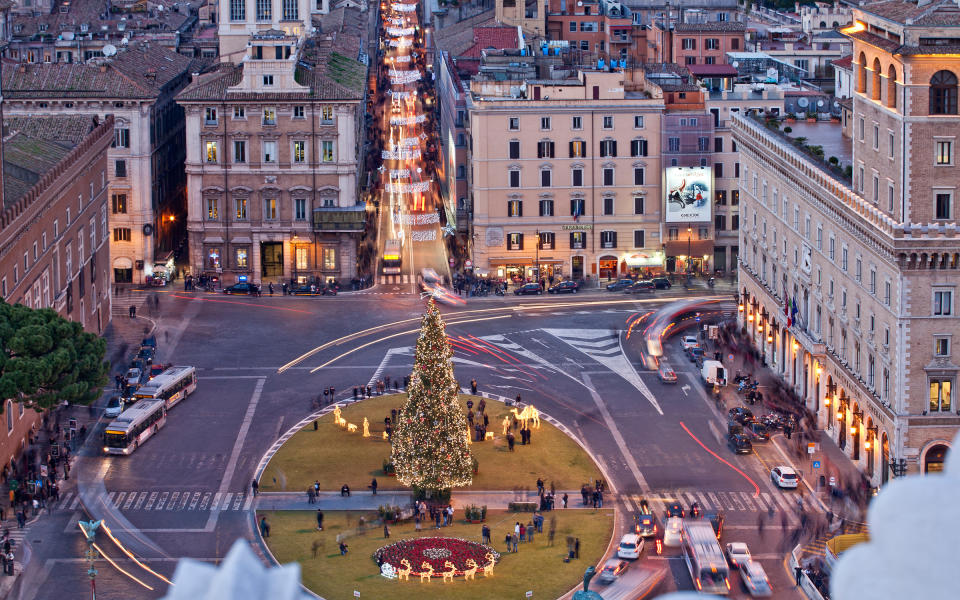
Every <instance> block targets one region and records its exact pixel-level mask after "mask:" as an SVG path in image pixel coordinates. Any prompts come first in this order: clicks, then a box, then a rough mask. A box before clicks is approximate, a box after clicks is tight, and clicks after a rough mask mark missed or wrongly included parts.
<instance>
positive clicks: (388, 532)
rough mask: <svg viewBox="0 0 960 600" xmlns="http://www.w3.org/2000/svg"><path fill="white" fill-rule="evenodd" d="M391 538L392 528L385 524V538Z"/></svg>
mask: <svg viewBox="0 0 960 600" xmlns="http://www.w3.org/2000/svg"><path fill="white" fill-rule="evenodd" d="M389 537H390V527H389V526H387V524H386V523H384V524H383V538H384V539H388V538H389Z"/></svg>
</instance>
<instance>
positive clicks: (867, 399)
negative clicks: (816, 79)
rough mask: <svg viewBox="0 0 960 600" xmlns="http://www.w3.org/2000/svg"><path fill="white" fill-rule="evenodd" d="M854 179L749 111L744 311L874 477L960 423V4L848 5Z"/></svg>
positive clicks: (921, 452) (787, 376) (743, 138)
mask: <svg viewBox="0 0 960 600" xmlns="http://www.w3.org/2000/svg"><path fill="white" fill-rule="evenodd" d="M844 33H845V34H846V35H848V36H849V38H850V39H851V41H852V44H853V57H854V58H853V65H854V91H853V97H852V109H851V119H852V129H853V136H852V145H853V177H852V180H851V179H847V178H846V177H844V175H843V173H842V172H841V171H838V170H836V169H833V168H831V167H830V166H829V165H827V164H826V163H823V162H821V161H819V160H817V159H816V158H815V157H814V156H812V155H810V154H807V153H805V152H803V151H802V150H801V149H799V148H798V147H797V146H796V145H795V144H792V143H790V142H789V141H788V140H786V139H785V138H784V137H782V135H781V134H780V133H779V132H777V131H775V130H772V129H770V128H768V127H765V126H764V124H763V123H762V122H758V121H756V120H753V119H751V118H749V117H745V116H740V115H734V116H733V118H732V129H733V134H734V139H735V141H736V142H737V146H738V149H739V151H740V162H741V180H740V181H741V184H740V192H741V194H740V213H741V220H740V225H741V231H740V255H739V256H740V267H739V276H740V283H739V285H740V288H741V295H740V301H741V306H742V307H743V310H742V311H741V312H740V314H741V323H742V325H743V326H744V327H745V328H746V330H747V332H748V333H749V335H750V336H751V337H752V339H753V340H754V343H755V344H756V346H757V348H758V349H759V350H760V351H761V352H762V353H763V356H764V358H765V360H766V362H767V364H769V365H770V366H771V367H772V368H773V369H774V370H775V371H776V372H777V373H779V374H781V376H782V377H783V378H784V380H785V381H786V383H788V384H789V385H790V386H791V388H792V389H793V390H794V391H796V393H797V395H798V396H799V398H800V399H801V401H802V402H803V403H804V404H805V405H806V407H807V408H809V409H810V410H811V411H813V412H814V413H815V414H816V416H817V423H818V426H819V427H820V428H822V429H824V430H826V431H827V432H828V433H829V434H830V435H831V436H832V438H833V439H834V440H835V441H836V443H837V444H838V445H839V447H840V448H842V449H843V450H844V451H845V452H846V453H847V455H848V456H849V457H850V458H851V460H853V461H854V462H855V463H856V464H857V466H858V467H859V468H860V469H861V471H862V472H863V474H864V476H865V477H866V478H867V479H868V480H869V481H870V482H871V484H872V485H880V484H882V483H884V482H886V481H887V480H888V479H889V478H890V477H891V476H892V475H899V474H900V473H901V472H911V473H930V472H937V471H939V470H941V469H942V468H943V459H944V456H945V454H946V453H947V451H948V449H949V447H950V440H952V439H953V437H954V436H955V435H956V433H957V429H958V427H960V416H958V415H960V410H958V407H957V395H956V393H955V392H954V390H955V386H956V383H957V378H958V374H960V360H958V357H957V356H956V353H955V352H954V349H955V348H954V346H953V338H954V337H955V336H956V332H957V331H958V325H960V323H958V318H957V281H958V277H957V273H958V269H960V232H958V219H957V210H958V209H957V206H958V205H957V196H956V182H957V181H958V171H957V169H958V167H957V161H956V149H957V145H956V144H957V140H956V138H955V136H954V135H953V132H955V131H957V130H960V113H958V103H957V97H958V92H960V86H958V77H960V58H958V57H957V54H956V48H957V47H960V12H958V11H957V7H956V4H955V3H954V2H947V1H939V2H936V1H935V2H919V3H917V2H875V3H865V4H862V5H859V6H855V7H854V8H853V24H852V25H851V26H850V27H848V28H846V29H844Z"/></svg>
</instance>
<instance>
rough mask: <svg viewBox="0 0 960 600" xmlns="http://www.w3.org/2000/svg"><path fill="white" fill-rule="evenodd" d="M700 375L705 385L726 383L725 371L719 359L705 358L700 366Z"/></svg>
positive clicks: (723, 384) (722, 384)
mask: <svg viewBox="0 0 960 600" xmlns="http://www.w3.org/2000/svg"><path fill="white" fill-rule="evenodd" d="M700 376H701V377H703V382H704V383H705V384H707V385H719V386H721V387H722V386H725V385H727V371H726V369H724V368H723V363H722V362H720V361H719V360H705V361H703V366H702V367H701V368H700Z"/></svg>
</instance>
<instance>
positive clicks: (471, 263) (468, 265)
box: [463, 260, 473, 269]
mask: <svg viewBox="0 0 960 600" xmlns="http://www.w3.org/2000/svg"><path fill="white" fill-rule="evenodd" d="M463 265H464V266H465V267H467V268H468V269H471V268H473V261H472V260H468V261H466V262H464V263H463Z"/></svg>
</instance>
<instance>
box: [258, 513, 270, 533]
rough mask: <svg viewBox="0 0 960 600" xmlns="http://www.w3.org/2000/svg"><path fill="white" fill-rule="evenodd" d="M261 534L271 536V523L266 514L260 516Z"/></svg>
mask: <svg viewBox="0 0 960 600" xmlns="http://www.w3.org/2000/svg"><path fill="white" fill-rule="evenodd" d="M260 535H262V536H263V537H265V538H268V537H270V524H269V523H267V517H266V515H264V516H262V517H260Z"/></svg>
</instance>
